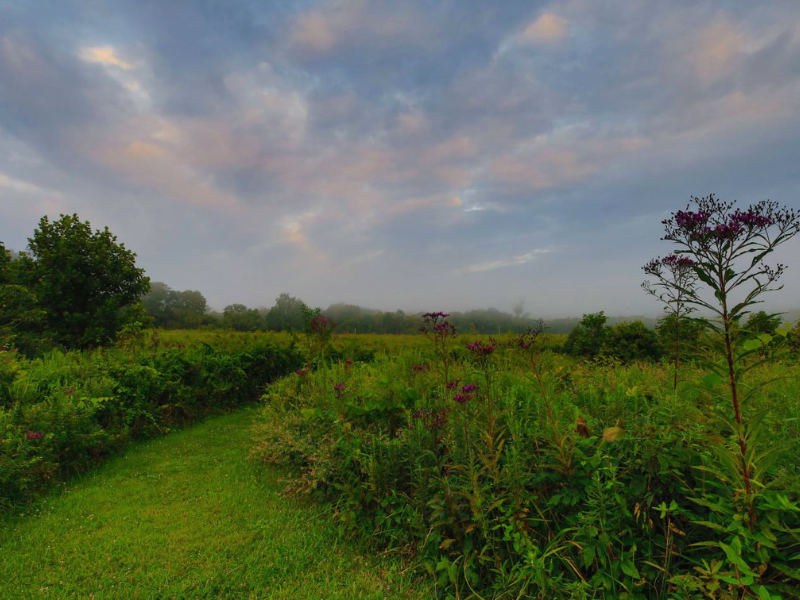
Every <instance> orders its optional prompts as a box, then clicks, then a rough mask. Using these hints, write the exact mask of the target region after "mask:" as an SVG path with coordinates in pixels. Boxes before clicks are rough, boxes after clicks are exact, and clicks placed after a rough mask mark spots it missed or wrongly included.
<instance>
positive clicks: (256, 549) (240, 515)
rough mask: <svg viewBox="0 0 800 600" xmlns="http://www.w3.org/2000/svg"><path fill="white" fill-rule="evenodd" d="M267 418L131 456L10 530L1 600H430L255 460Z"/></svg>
mask: <svg viewBox="0 0 800 600" xmlns="http://www.w3.org/2000/svg"><path fill="white" fill-rule="evenodd" d="M253 415H254V412H253V411H252V410H250V409H244V410H242V411H239V412H237V413H233V414H231V415H227V416H224V417H220V418H214V419H210V420H207V421H205V422H203V423H201V424H199V425H197V426H194V427H192V428H190V429H187V430H184V431H182V432H178V433H175V434H172V435H170V436H166V437H163V438H159V439H156V440H151V441H147V442H143V443H141V444H138V445H136V446H134V447H131V448H130V449H129V450H128V451H127V452H126V453H125V454H124V455H123V456H121V457H117V458H115V459H114V460H112V461H110V462H109V463H108V464H107V465H104V466H102V467H100V468H99V469H96V470H94V471H92V472H91V473H89V474H88V475H86V476H84V478H83V480H81V481H72V482H70V483H69V484H67V485H65V486H61V489H60V491H59V492H58V493H55V494H52V495H49V496H46V497H44V498H42V499H41V500H39V501H37V502H36V503H34V504H32V505H29V506H28V507H26V508H24V509H22V512H23V513H24V514H20V513H19V512H17V513H14V514H13V515H8V516H7V517H6V519H5V520H4V521H2V522H0V598H9V599H11V598H13V599H19V600H23V599H26V598H93V599H95V600H101V599H103V598H120V599H122V598H124V599H126V600H127V599H134V598H142V599H144V598H214V599H217V598H259V599H270V598H274V599H278V598H280V599H287V600H289V599H291V600H303V599H305V598H308V599H314V600H316V599H319V598H341V599H356V598H364V599H367V598H375V599H400V598H408V599H414V598H427V597H430V595H431V594H430V593H426V592H427V590H426V589H425V587H424V584H422V583H420V582H419V581H415V580H413V579H412V578H411V577H410V576H409V575H408V574H404V571H405V569H406V566H405V565H403V564H402V563H400V562H399V561H397V560H391V559H379V558H376V557H375V556H373V555H366V554H364V553H361V552H359V551H358V550H357V549H355V548H354V547H353V546H352V545H351V544H349V543H348V542H347V541H343V540H342V539H341V538H340V537H339V536H338V533H337V530H336V526H335V524H334V523H333V522H332V521H331V520H330V519H329V515H328V514H326V513H325V512H324V511H322V510H320V509H319V508H314V507H312V506H309V505H308V504H306V503H303V502H301V501H297V500H292V499H287V498H284V497H282V496H281V495H280V494H279V490H280V489H281V487H282V485H281V484H280V483H279V482H278V474H277V473H276V472H274V471H267V472H265V471H263V469H260V468H258V467H257V465H255V464H253V463H252V462H250V461H248V460H247V456H248V453H249V451H250V444H251V439H252V436H251V426H252V420H253Z"/></svg>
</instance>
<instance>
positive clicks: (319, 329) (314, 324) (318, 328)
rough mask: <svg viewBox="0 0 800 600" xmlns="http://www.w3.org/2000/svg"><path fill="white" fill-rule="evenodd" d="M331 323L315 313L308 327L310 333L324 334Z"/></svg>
mask: <svg viewBox="0 0 800 600" xmlns="http://www.w3.org/2000/svg"><path fill="white" fill-rule="evenodd" d="M330 325H331V321H330V320H329V319H328V318H327V317H325V316H323V315H317V316H316V317H314V318H313V319H311V321H310V322H309V324H308V327H309V329H311V331H312V333H316V334H324V333H326V332H327V330H328V328H329V326H330Z"/></svg>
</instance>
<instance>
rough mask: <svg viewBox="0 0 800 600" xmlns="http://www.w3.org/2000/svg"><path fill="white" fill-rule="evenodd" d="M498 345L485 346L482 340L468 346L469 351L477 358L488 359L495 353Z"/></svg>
mask: <svg viewBox="0 0 800 600" xmlns="http://www.w3.org/2000/svg"><path fill="white" fill-rule="evenodd" d="M495 348H497V344H484V343H483V342H481V341H480V340H479V341H477V342H473V343H471V344H467V350H469V351H470V352H472V353H473V354H474V355H475V356H479V357H486V356H490V355H491V354H493V353H494V351H495Z"/></svg>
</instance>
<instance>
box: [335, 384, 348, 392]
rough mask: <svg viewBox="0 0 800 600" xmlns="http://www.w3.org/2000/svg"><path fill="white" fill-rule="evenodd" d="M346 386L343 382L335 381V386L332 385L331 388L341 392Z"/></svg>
mask: <svg viewBox="0 0 800 600" xmlns="http://www.w3.org/2000/svg"><path fill="white" fill-rule="evenodd" d="M346 387H347V386H346V385H345V384H343V383H337V384H336V385H335V386H333V389H334V390H336V391H337V392H343V391H344V389H345V388H346Z"/></svg>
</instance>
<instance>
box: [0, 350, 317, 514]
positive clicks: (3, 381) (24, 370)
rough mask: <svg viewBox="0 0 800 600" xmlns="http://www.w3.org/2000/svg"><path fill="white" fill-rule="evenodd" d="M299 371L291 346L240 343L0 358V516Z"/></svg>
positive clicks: (6, 354)
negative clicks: (131, 446) (127, 449)
mask: <svg viewBox="0 0 800 600" xmlns="http://www.w3.org/2000/svg"><path fill="white" fill-rule="evenodd" d="M301 364H302V357H301V355H300V353H299V352H298V351H297V350H296V349H295V348H294V346H293V345H290V346H288V347H279V346H276V345H273V344H271V343H270V342H268V341H264V340H254V339H247V340H243V341H242V342H241V343H240V344H239V346H238V348H236V349H233V348H230V349H228V350H226V351H224V352H223V351H220V350H219V349H216V348H214V347H212V346H210V345H208V344H200V345H195V346H191V347H184V346H182V345H180V344H163V343H159V342H158V340H157V338H156V339H155V341H154V343H151V345H150V347H149V348H147V349H140V350H138V351H134V350H130V351H123V350H118V349H111V350H104V349H100V350H95V351H91V352H89V351H86V352H67V353H63V352H58V351H54V352H51V353H49V354H47V355H46V356H44V357H43V358H40V359H35V360H24V359H22V358H20V357H18V356H16V355H15V354H14V353H10V352H0V511H2V510H3V509H7V508H8V507H10V506H13V505H17V504H20V503H23V502H25V501H27V500H29V499H30V498H31V497H32V496H35V495H36V494H38V493H40V492H42V491H43V490H44V489H45V488H47V487H48V485H49V484H51V483H52V482H53V481H58V480H63V479H64V478H66V477H68V476H70V475H73V474H76V473H80V472H82V471H85V470H86V469H88V468H90V467H91V466H93V465H96V464H98V463H100V462H101V461H102V460H103V459H104V458H105V457H107V456H108V455H109V454H112V453H114V452H116V451H118V450H119V449H120V448H122V447H123V446H125V444H127V443H128V442H129V441H131V440H134V439H142V438H148V437H153V436H158V435H162V434H165V433H168V432H169V431H170V430H172V429H174V428H176V427H181V426H183V425H185V424H187V423H189V422H192V421H195V420H197V419H199V418H202V417H204V416H206V415H209V414H213V413H218V412H223V411H227V410H230V409H232V408H234V407H236V406H239V405H241V404H243V403H245V402H248V401H252V400H254V399H255V398H257V397H258V396H259V395H260V394H261V393H262V392H263V388H264V385H265V384H266V383H267V382H269V381H272V380H274V379H276V378H278V377H282V376H284V375H286V374H288V373H290V372H291V371H293V370H294V369H297V368H298V366H300V365H301Z"/></svg>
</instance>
